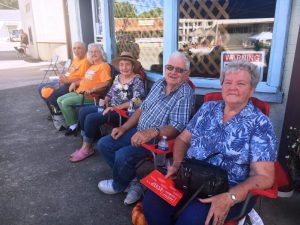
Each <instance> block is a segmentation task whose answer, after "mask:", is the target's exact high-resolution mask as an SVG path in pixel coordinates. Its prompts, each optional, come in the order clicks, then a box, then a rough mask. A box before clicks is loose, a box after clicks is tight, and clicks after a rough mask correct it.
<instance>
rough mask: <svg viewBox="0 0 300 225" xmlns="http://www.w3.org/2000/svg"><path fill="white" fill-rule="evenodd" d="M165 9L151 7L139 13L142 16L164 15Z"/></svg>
mask: <svg viewBox="0 0 300 225" xmlns="http://www.w3.org/2000/svg"><path fill="white" fill-rule="evenodd" d="M162 13H163V10H162V9H161V8H155V9H151V10H149V11H145V12H143V13H141V14H140V15H139V17H140V18H153V17H162Z"/></svg>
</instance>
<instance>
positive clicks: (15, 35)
mask: <svg viewBox="0 0 300 225" xmlns="http://www.w3.org/2000/svg"><path fill="white" fill-rule="evenodd" d="M9 40H10V41H20V40H21V37H20V31H19V30H12V31H11V32H10V34H9Z"/></svg>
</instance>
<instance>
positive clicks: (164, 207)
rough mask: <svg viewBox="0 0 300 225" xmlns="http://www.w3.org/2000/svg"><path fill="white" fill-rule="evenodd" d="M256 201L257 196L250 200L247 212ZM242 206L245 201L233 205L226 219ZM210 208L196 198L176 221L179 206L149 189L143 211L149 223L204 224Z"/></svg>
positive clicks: (234, 214)
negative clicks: (171, 203)
mask: <svg viewBox="0 0 300 225" xmlns="http://www.w3.org/2000/svg"><path fill="white" fill-rule="evenodd" d="M255 202H256V199H255V198H252V199H251V200H250V202H249V205H248V207H247V209H246V214H248V213H249V212H250V211H251V209H252V208H253V206H254V204H255ZM242 206H243V202H241V203H238V204H236V205H234V206H233V207H231V209H230V210H229V213H228V215H227V219H226V220H230V219H233V218H235V217H236V216H238V215H239V213H240V211H241V209H242ZM209 208H210V204H204V203H201V202H200V201H198V200H197V198H196V199H194V200H193V201H192V202H191V203H190V204H189V205H188V206H187V207H186V208H185V210H184V211H183V212H182V213H181V215H180V216H179V217H178V219H177V220H176V221H175V222H174V220H173V215H174V214H175V213H176V211H177V210H179V208H178V207H174V206H171V205H170V204H169V203H167V202H166V201H164V200H163V199H161V198H160V197H159V196H157V195H156V194H155V193H154V192H152V191H150V190H147V192H146V195H145V197H144V200H143V211H144V215H145V218H146V220H147V222H148V225H157V224H164V225H171V224H175V225H186V224H189V225H204V223H205V220H206V216H207V214H208V211H209ZM246 214H245V215H246ZM211 224H212V223H211Z"/></svg>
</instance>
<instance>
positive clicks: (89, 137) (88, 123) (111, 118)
mask: <svg viewBox="0 0 300 225" xmlns="http://www.w3.org/2000/svg"><path fill="white" fill-rule="evenodd" d="M79 121H80V127H81V134H82V136H83V142H86V143H89V144H92V143H93V141H94V140H95V138H96V137H97V133H98V129H99V127H100V126H101V125H103V124H105V123H107V122H114V123H117V122H118V121H119V115H118V114H117V113H116V112H110V113H107V114H106V115H102V113H98V106H94V105H91V106H85V107H81V108H80V110H79Z"/></svg>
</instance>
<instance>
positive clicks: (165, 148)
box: [157, 136, 169, 151]
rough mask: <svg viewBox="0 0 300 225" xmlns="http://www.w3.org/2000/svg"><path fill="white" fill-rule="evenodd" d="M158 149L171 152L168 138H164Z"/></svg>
mask: <svg viewBox="0 0 300 225" xmlns="http://www.w3.org/2000/svg"><path fill="white" fill-rule="evenodd" d="M157 148H158V149H159V150H162V151H167V150H169V146H168V142H167V136H162V139H160V141H159V142H158V144H157Z"/></svg>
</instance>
